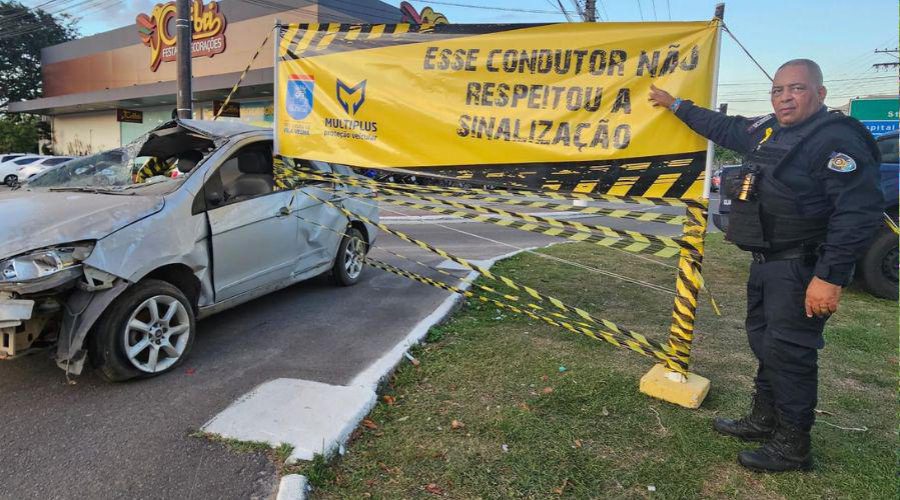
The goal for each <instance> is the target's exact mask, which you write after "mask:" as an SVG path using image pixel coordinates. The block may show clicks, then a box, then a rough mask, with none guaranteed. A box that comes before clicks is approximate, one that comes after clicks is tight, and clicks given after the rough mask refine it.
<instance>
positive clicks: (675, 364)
mask: <svg viewBox="0 0 900 500" xmlns="http://www.w3.org/2000/svg"><path fill="white" fill-rule="evenodd" d="M366 263H367V264H369V265H370V266H372V267H375V268H378V269H381V270H383V271H387V272H390V273H393V274H396V275H398V276H403V277H405V278H408V279H411V280H414V281H418V282H420V283H423V284H426V285H431V286H434V287H437V288H441V289H444V290H447V291H450V292H453V293H458V294H460V295H463V296H465V297H468V298H471V299H476V300H480V301H482V302H486V303H490V304H492V305H494V306H496V307H498V308H501V309H506V310H509V311H512V312H515V313H518V314H524V315H526V316H528V317H530V318H532V319H535V320H538V321H543V322H545V323H547V324H550V325H553V326H556V327H560V328H564V329H566V330H569V331H571V332H574V333H579V334H582V335H586V336H588V337H590V338H592V339H595V340H604V341H606V342H608V343H610V344H612V345H614V346H616V347H619V348H622V349H630V350H632V351H633V352H636V353H638V354H641V355H643V356H647V357H650V358H656V359H657V360H659V361H662V362H664V363H665V364H666V365H667V366H668V367H669V368H670V369H671V370H673V371H676V372H678V373H682V374H686V373H687V370H686V369H685V367H683V366H682V365H681V362H680V361H679V360H676V359H673V358H672V357H671V356H669V355H668V354H666V353H665V352H663V351H661V350H651V349H647V348H645V347H644V346H642V345H640V344H638V343H636V342H634V341H633V340H630V339H626V340H625V341H624V342H620V341H619V340H618V339H617V338H616V336H615V335H614V334H613V332H605V331H599V330H595V329H592V328H590V327H589V326H588V325H586V324H584V323H575V324H573V323H571V322H569V321H565V320H562V319H558V318H554V317H551V316H548V315H546V314H540V313H538V312H535V311H531V310H528V309H524V308H521V307H518V306H516V305H513V304H509V303H506V302H502V301H499V300H497V299H492V298H490V297H485V296H482V295H477V294H475V293H473V292H470V291H467V290H462V289H461V288H458V287H455V286H452V285H448V284H447V283H443V282H440V281H437V280H433V279H431V278H428V277H426V276H422V275H420V274H416V273H413V272H410V271H406V270H403V269H400V268H397V267H394V266H392V265H390V264H387V263H385V262H381V261H379V260H376V259H373V258H371V257H366Z"/></svg>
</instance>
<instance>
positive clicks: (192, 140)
mask: <svg viewBox="0 0 900 500" xmlns="http://www.w3.org/2000/svg"><path fill="white" fill-rule="evenodd" d="M180 135H182V134H179V133H178V132H176V133H174V134H169V135H168V136H167V137H165V138H163V137H160V136H158V135H155V134H153V133H151V134H148V135H145V136H143V137H141V138H139V139H137V140H135V141H133V142H131V143H130V144H128V145H126V146H123V147H121V148H118V149H112V150H109V151H104V152H102V153H97V154H94V155H91V156H87V157H84V158H76V159H74V160H71V161H68V162H66V163H64V164H62V165H60V166H59V167H57V168H54V169H51V170H48V171H47V172H44V173H43V174H41V175H39V176H37V177H35V178H33V179H32V180H31V181H29V182H28V184H27V187H29V188H48V189H51V190H84V191H93V192H110V191H124V190H131V189H133V188H139V187H143V186H148V185H155V184H160V183H171V184H172V185H173V186H174V185H176V184H177V183H179V182H180V180H181V179H182V178H183V177H184V175H185V174H187V173H189V172H190V171H191V170H193V168H194V167H196V166H197V164H199V163H200V162H201V161H202V160H203V158H204V157H205V156H207V155H208V154H209V152H210V151H211V150H212V143H211V142H210V141H208V140H205V139H201V138H198V137H196V136H189V135H187V134H184V135H183V136H182V137H178V136H180ZM160 146H162V147H160Z"/></svg>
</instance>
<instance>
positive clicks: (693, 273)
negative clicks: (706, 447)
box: [640, 205, 709, 408]
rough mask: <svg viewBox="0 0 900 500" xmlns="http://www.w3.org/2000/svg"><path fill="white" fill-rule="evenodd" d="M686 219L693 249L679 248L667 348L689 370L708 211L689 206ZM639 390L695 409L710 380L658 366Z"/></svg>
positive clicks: (703, 208)
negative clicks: (675, 293)
mask: <svg viewBox="0 0 900 500" xmlns="http://www.w3.org/2000/svg"><path fill="white" fill-rule="evenodd" d="M686 216H687V217H686V220H685V223H684V236H683V238H684V240H685V241H687V242H689V243H690V244H691V246H692V247H693V248H690V249H687V248H682V249H681V256H680V257H679V259H678V278H677V280H676V282H675V289H676V291H677V295H676V296H675V304H674V306H673V308H672V324H671V326H670V328H669V348H670V354H671V356H672V357H673V359H674V361H675V362H677V363H678V364H679V365H681V366H683V367H684V368H685V369H688V368H689V366H690V361H691V344H692V343H693V340H694V320H695V317H696V312H697V300H698V297H699V295H700V289H701V288H702V287H703V278H702V276H701V274H700V271H701V268H702V264H703V242H704V238H705V236H706V225H707V218H708V216H709V210H708V208H707V206H694V205H689V206H688V208H687V213H686ZM640 390H641V392H643V393H644V394H647V395H649V396H652V397H655V398H658V399H662V400H664V401H668V402H670V403H675V404H677V405H681V406H684V407H687V408H698V407H700V404H701V403H703V399H704V398H705V397H706V394H707V393H708V392H709V380H708V379H706V378H704V377H701V376H699V375H697V374H694V373H690V372H688V374H687V376H685V375H682V374H680V373H677V372H675V371H672V370H669V369H667V368H666V367H665V366H663V365H662V364H658V365H656V366H654V367H653V368H652V369H651V370H650V371H649V372H647V374H646V375H644V376H643V377H641V384H640Z"/></svg>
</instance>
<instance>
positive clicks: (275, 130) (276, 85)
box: [272, 18, 281, 156]
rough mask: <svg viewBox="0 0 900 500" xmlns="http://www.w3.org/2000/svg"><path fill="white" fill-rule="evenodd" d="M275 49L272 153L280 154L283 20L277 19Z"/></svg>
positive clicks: (273, 64)
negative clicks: (280, 55) (279, 73)
mask: <svg viewBox="0 0 900 500" xmlns="http://www.w3.org/2000/svg"><path fill="white" fill-rule="evenodd" d="M272 46H273V47H274V50H273V51H272V54H273V56H272V57H273V59H272V120H274V123H272V133H273V139H275V140H274V141H272V154H273V155H274V156H278V136H279V135H280V134H279V131H278V107H279V106H278V89H280V88H281V87H280V85H281V82H280V81H279V80H278V66H280V64H279V62H280V61H279V60H278V54H279V53H280V52H281V20H280V19H277V18H276V19H275V43H273V44H272Z"/></svg>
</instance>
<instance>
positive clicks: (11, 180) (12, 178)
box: [3, 174, 19, 187]
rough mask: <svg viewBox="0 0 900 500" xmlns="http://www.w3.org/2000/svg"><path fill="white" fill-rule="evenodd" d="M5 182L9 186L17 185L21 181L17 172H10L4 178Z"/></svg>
mask: <svg viewBox="0 0 900 500" xmlns="http://www.w3.org/2000/svg"><path fill="white" fill-rule="evenodd" d="M3 183H4V184H6V185H7V186H9V187H15V185H16V184H18V183H19V178H18V177H17V176H16V175H15V174H9V175H7V176H6V177H5V178H4V179H3Z"/></svg>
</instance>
